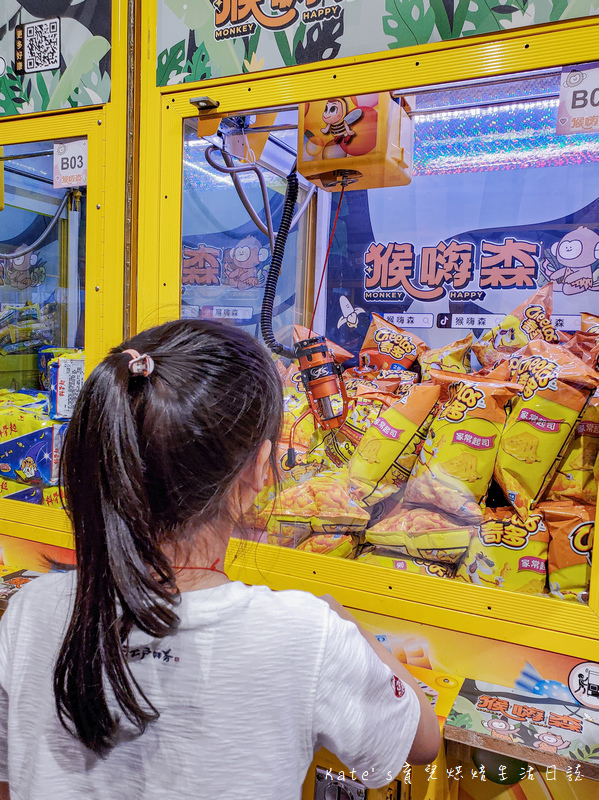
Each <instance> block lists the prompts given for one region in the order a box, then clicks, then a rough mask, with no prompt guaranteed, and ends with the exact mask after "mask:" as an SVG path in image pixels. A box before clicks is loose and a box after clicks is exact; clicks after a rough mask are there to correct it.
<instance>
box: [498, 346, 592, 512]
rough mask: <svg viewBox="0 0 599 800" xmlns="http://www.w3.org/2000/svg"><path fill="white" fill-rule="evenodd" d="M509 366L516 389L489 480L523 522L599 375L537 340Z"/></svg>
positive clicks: (562, 452) (559, 457) (547, 480)
mask: <svg viewBox="0 0 599 800" xmlns="http://www.w3.org/2000/svg"><path fill="white" fill-rule="evenodd" d="M509 366H510V371H511V376H512V380H513V381H514V382H516V383H518V384H519V385H520V386H521V389H520V392H519V394H518V397H517V398H516V399H515V400H514V402H513V407H512V413H511V415H510V417H509V419H508V421H507V423H506V425H505V430H504V432H503V436H502V438H501V446H500V448H499V453H498V456H497V461H496V464H495V480H496V481H497V483H498V484H499V486H500V487H501V488H502V490H503V493H504V494H505V496H506V497H507V499H508V500H509V502H510V503H511V504H512V505H513V506H514V508H515V509H516V511H517V512H518V514H519V515H520V517H521V518H522V519H526V518H527V517H528V515H529V514H530V512H531V510H532V509H533V508H534V507H535V506H536V504H537V503H538V502H539V500H540V499H541V497H542V496H543V493H544V492H545V490H546V488H547V486H548V485H549V483H550V482H551V480H552V478H553V476H554V474H555V472H556V470H557V469H558V467H559V465H560V463H561V462H562V460H563V458H564V456H565V453H566V449H567V447H568V444H569V442H570V438H571V436H572V435H573V434H574V431H575V428H576V425H577V423H578V420H579V417H580V415H581V414H582V411H583V409H584V407H585V405H586V402H587V400H588V398H589V395H590V394H591V392H593V391H594V390H595V389H596V387H597V384H598V383H599V374H597V373H596V372H595V371H594V370H592V369H590V368H589V367H588V366H586V364H584V363H583V362H582V361H581V360H580V359H579V358H576V356H573V355H572V354H571V353H568V352H567V351H565V350H564V349H563V347H561V346H560V345H552V344H548V343H547V342H543V341H534V342H530V343H529V344H528V345H526V347H524V348H523V349H522V350H521V351H520V352H519V353H517V354H516V355H515V356H514V357H513V358H512V359H510V362H509Z"/></svg>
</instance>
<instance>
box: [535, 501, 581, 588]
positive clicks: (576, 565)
mask: <svg viewBox="0 0 599 800" xmlns="http://www.w3.org/2000/svg"><path fill="white" fill-rule="evenodd" d="M539 510H540V511H541V512H542V513H543V515H544V517H545V521H546V523H547V528H548V530H549V536H550V539H549V561H548V570H549V591H550V592H551V594H552V595H554V596H555V597H559V598H560V599H562V600H573V601H578V602H579V603H588V602H589V581H590V577H591V553H592V550H593V535H594V531H595V506H582V505H574V504H570V503H541V504H540V506H539Z"/></svg>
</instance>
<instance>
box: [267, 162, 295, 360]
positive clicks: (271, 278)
mask: <svg viewBox="0 0 599 800" xmlns="http://www.w3.org/2000/svg"><path fill="white" fill-rule="evenodd" d="M298 190H299V181H298V179H297V172H296V170H295V169H293V171H292V172H290V173H289V175H288V176H287V191H286V192H285V201H284V203H283V212H282V214H281V224H280V225H279V230H278V232H277V238H276V239H275V246H274V248H273V251H272V259H271V262H270V268H269V270H268V276H267V278H266V285H265V286H264V299H263V300H262V311H261V312H260V330H261V332H262V338H263V339H264V343H265V345H266V346H267V347H268V348H269V349H270V350H272V352H273V353H276V354H277V355H279V356H284V357H285V358H292V359H293V358H295V352H294V351H293V350H289V349H288V348H287V347H285V345H283V344H281V343H280V342H278V341H277V340H276V338H275V335H274V333H273V330H272V314H273V308H274V303H275V295H276V293H277V283H278V281H279V275H280V274H281V266H282V264H283V256H284V255H285V245H286V244H287V237H288V235H289V228H290V226H291V221H292V219H293V212H294V210H295V203H296V201H297V194H298Z"/></svg>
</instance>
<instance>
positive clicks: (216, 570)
mask: <svg viewBox="0 0 599 800" xmlns="http://www.w3.org/2000/svg"><path fill="white" fill-rule="evenodd" d="M219 561H220V558H217V559H216V561H213V562H212V564H211V565H210V566H209V567H175V566H173V569H205V570H207V571H208V572H220V574H221V575H225V576H226V575H227V573H226V572H225V571H224V570H222V569H217V568H216V565H217V564H218V562H219Z"/></svg>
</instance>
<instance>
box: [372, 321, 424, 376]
mask: <svg viewBox="0 0 599 800" xmlns="http://www.w3.org/2000/svg"><path fill="white" fill-rule="evenodd" d="M425 350H428V347H427V345H426V344H425V343H424V342H423V341H422V339H420V338H419V337H418V336H416V334H415V333H410V332H408V331H405V330H403V329H402V328H398V327H397V325H393V323H391V322H387V320H386V319H384V318H383V317H381V316H380V315H379V314H372V316H371V319H370V327H369V328H368V332H367V333H366V336H365V338H364V342H363V343H362V347H361V349H360V366H361V367H367V368H368V369H369V370H374V371H376V370H381V369H382V370H398V369H399V370H402V369H409V368H410V366H411V365H412V364H413V363H414V362H415V361H416V359H417V358H418V356H419V355H420V354H421V353H424V352H425Z"/></svg>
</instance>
